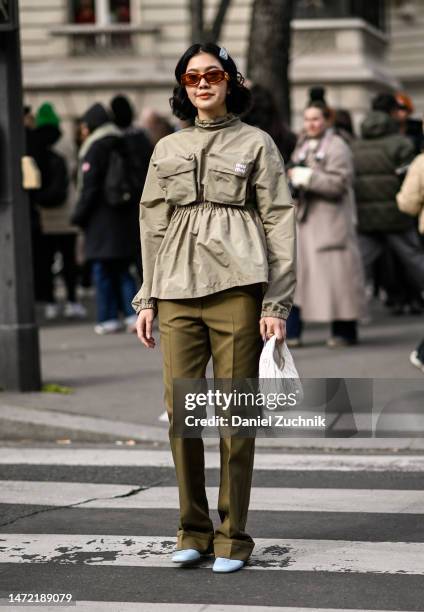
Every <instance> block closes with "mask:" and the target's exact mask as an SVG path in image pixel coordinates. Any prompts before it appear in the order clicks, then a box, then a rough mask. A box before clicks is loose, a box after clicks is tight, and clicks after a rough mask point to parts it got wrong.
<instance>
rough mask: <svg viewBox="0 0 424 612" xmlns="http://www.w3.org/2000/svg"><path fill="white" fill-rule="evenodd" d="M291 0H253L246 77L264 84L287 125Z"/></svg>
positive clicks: (292, 3) (293, 0)
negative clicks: (271, 94) (272, 95)
mask: <svg viewBox="0 0 424 612" xmlns="http://www.w3.org/2000/svg"><path fill="white" fill-rule="evenodd" d="M294 4H295V0H254V2H253V9H252V19H251V23H250V40H249V52H248V57H247V76H248V77H249V78H250V79H251V80H252V81H253V83H258V84H259V85H263V86H264V87H267V88H268V89H269V90H270V91H271V92H272V93H273V94H274V97H275V101H276V103H277V105H278V108H279V109H280V111H281V114H282V117H283V119H284V121H285V122H286V123H288V124H290V118H291V117H290V114H291V113H290V84H289V75H288V69H289V61H290V42H291V29H290V24H291V20H292V17H293V10H294Z"/></svg>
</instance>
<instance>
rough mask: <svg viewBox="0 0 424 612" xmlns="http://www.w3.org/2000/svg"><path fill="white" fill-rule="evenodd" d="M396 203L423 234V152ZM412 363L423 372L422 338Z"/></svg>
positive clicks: (413, 164) (414, 162) (415, 161)
mask: <svg viewBox="0 0 424 612" xmlns="http://www.w3.org/2000/svg"><path fill="white" fill-rule="evenodd" d="M397 203H398V206H399V208H400V210H402V211H403V212H405V213H407V214H409V215H413V216H417V217H418V228H419V231H420V233H421V234H423V235H424V154H421V155H419V156H418V157H416V158H415V160H414V161H413V162H412V164H411V166H410V168H409V170H408V173H407V175H406V178H405V180H404V182H403V185H402V189H401V190H400V192H399V193H398V195H397ZM423 289H424V288H423ZM410 361H411V363H412V365H414V366H415V367H417V368H419V369H420V370H421V371H422V372H424V338H423V340H422V341H421V342H420V343H419V345H418V346H417V348H416V350H415V351H412V353H411V355H410Z"/></svg>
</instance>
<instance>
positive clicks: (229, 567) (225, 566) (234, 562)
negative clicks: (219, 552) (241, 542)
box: [212, 557, 244, 574]
mask: <svg viewBox="0 0 424 612" xmlns="http://www.w3.org/2000/svg"><path fill="white" fill-rule="evenodd" d="M243 565H244V561H240V560H239V559H226V558H225V557H217V558H216V559H215V563H214V564H213V568H212V571H214V572H220V573H221V574H223V573H227V572H236V571H237V570H239V569H241V568H242V567H243Z"/></svg>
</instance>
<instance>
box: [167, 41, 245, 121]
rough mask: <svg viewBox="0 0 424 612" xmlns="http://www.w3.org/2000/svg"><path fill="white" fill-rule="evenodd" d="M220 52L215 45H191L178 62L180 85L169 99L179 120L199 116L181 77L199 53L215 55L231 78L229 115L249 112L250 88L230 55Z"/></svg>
mask: <svg viewBox="0 0 424 612" xmlns="http://www.w3.org/2000/svg"><path fill="white" fill-rule="evenodd" d="M220 51H221V47H219V46H218V45H216V44H215V43H211V42H210V43H204V44H200V43H196V44H194V45H191V47H189V48H188V49H187V51H185V53H183V55H182V56H181V57H180V59H179V60H178V63H177V66H176V68H175V78H176V80H177V83H178V84H177V85H176V86H175V87H174V91H173V95H172V97H171V98H170V99H169V103H170V105H171V108H172V112H173V113H174V115H175V116H176V117H178V118H179V119H183V120H189V119H193V118H194V117H196V115H197V108H196V107H195V106H193V104H192V103H191V102H190V100H189V98H188V96H187V92H186V89H185V87H184V86H183V85H181V76H182V75H183V74H184V73H185V71H186V69H187V64H188V63H189V61H190V60H191V58H192V57H194V56H195V55H198V54H199V53H210V54H211V55H214V56H215V57H216V59H217V60H218V61H219V62H220V63H221V64H222V67H223V69H224V70H225V71H226V72H228V74H229V76H230V80H229V81H228V86H229V88H230V93H229V94H228V96H227V111H228V112H229V113H235V114H236V115H241V114H242V113H244V112H246V111H247V110H249V108H250V103H251V95H250V91H249V90H248V88H247V87H246V86H245V85H244V77H243V76H242V75H241V73H240V72H239V71H238V70H237V66H236V64H235V62H234V60H233V59H232V58H231V57H230V55H229V54H228V53H223V52H221V56H220ZM222 55H224V57H222ZM225 55H226V56H227V59H225Z"/></svg>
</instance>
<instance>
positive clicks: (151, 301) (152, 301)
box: [140, 298, 157, 311]
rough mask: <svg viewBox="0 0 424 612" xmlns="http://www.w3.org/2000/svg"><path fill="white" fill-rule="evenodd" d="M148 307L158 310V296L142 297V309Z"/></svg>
mask: <svg viewBox="0 0 424 612" xmlns="http://www.w3.org/2000/svg"><path fill="white" fill-rule="evenodd" d="M147 308H153V310H154V311H156V310H157V303H156V298H148V299H145V298H141V304H140V310H146V309H147Z"/></svg>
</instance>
